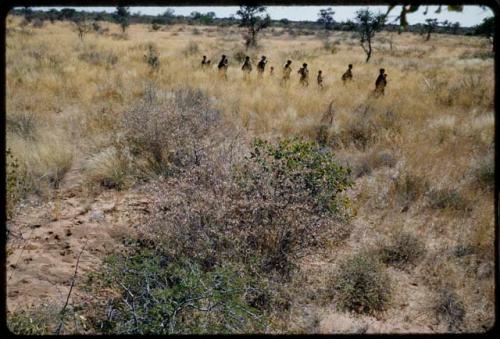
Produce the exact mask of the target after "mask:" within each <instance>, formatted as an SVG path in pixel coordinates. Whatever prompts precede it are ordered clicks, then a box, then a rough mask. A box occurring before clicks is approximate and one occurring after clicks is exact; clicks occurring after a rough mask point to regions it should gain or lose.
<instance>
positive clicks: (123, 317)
mask: <svg viewBox="0 0 500 339" xmlns="http://www.w3.org/2000/svg"><path fill="white" fill-rule="evenodd" d="M100 274H101V276H98V277H99V278H100V286H101V287H106V288H109V287H111V288H118V296H117V297H115V298H113V299H112V300H110V302H109V304H110V305H111V308H110V309H109V310H108V312H109V315H110V316H109V317H108V318H107V319H96V320H95V322H96V325H97V327H98V328H101V329H102V332H103V333H104V334H106V333H112V334H139V335H140V334H188V333H189V334H195V333H197V334H203V333H248V332H261V331H262V330H263V329H264V328H265V325H266V319H265V316H264V315H263V313H262V311H261V310H259V309H257V308H254V307H252V306H250V305H249V303H248V301H247V299H246V298H247V297H249V296H250V295H251V294H252V293H253V294H255V293H259V292H258V291H259V289H260V286H258V282H256V281H255V280H256V279H252V278H251V277H249V276H247V275H241V273H240V272H239V270H238V269H237V268H236V267H231V266H230V265H224V267H221V266H217V267H214V268H212V269H211V270H204V269H203V268H202V267H201V266H199V264H197V263H195V262H192V261H190V259H182V258H170V257H168V256H165V255H164V254H163V253H161V252H159V251H158V250H157V251H154V250H150V249H147V248H136V249H135V251H134V252H132V253H129V254H128V255H126V256H125V255H122V254H116V255H113V256H111V257H109V258H108V259H107V261H106V263H105V267H104V269H103V271H102V272H101V273H100Z"/></svg>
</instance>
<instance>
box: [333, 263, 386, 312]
mask: <svg viewBox="0 0 500 339" xmlns="http://www.w3.org/2000/svg"><path fill="white" fill-rule="evenodd" d="M334 286H335V287H334V288H335V290H336V296H337V301H338V305H339V306H340V308H341V309H344V310H348V311H354V312H357V313H369V314H370V313H374V312H376V311H382V310H384V309H385V308H386V305H387V303H388V301H389V299H390V294H391V287H390V281H389V277H388V276H387V274H386V273H385V272H384V271H383V268H382V267H381V266H380V264H379V262H378V261H377V259H376V258H375V257H373V256H370V255H368V254H359V255H355V256H353V257H350V258H348V259H346V260H345V261H343V262H342V263H341V264H340V266H339V268H338V271H337V275H336V277H335V279H334Z"/></svg>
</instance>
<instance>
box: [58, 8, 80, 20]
mask: <svg viewBox="0 0 500 339" xmlns="http://www.w3.org/2000/svg"><path fill="white" fill-rule="evenodd" d="M58 14H59V17H58V19H59V20H73V18H74V17H75V14H76V10H74V9H73V8H63V9H61V11H60V12H59V13H58Z"/></svg>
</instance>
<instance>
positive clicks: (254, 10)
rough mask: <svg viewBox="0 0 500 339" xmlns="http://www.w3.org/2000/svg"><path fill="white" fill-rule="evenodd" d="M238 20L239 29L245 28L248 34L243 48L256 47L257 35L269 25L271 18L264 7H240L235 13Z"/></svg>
mask: <svg viewBox="0 0 500 339" xmlns="http://www.w3.org/2000/svg"><path fill="white" fill-rule="evenodd" d="M236 15H237V16H239V17H240V18H241V19H240V27H246V28H247V29H248V34H247V36H246V37H245V47H246V48H247V49H248V48H249V47H255V46H257V34H258V33H259V32H260V31H261V30H262V29H264V28H266V27H268V26H269V25H270V24H271V18H270V17H269V14H267V12H266V7H265V6H240V9H239V10H238V11H237V12H236Z"/></svg>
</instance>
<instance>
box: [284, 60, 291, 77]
mask: <svg viewBox="0 0 500 339" xmlns="http://www.w3.org/2000/svg"><path fill="white" fill-rule="evenodd" d="M291 64H292V60H287V61H286V64H285V66H283V79H282V83H286V82H287V81H288V80H290V74H292V67H290V65H291Z"/></svg>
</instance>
